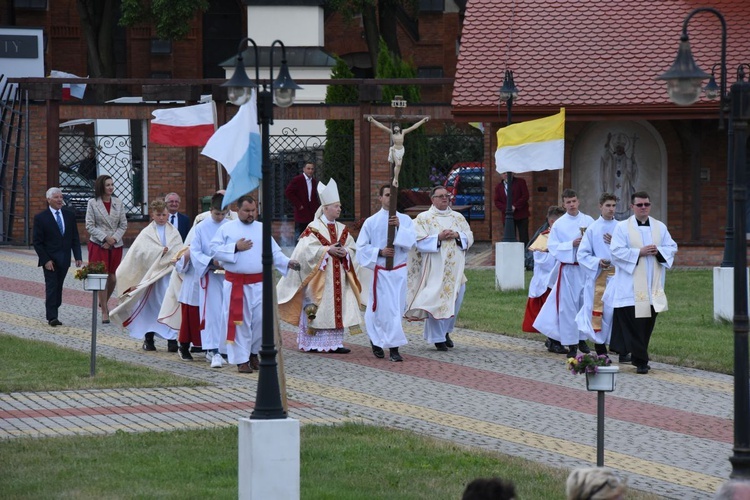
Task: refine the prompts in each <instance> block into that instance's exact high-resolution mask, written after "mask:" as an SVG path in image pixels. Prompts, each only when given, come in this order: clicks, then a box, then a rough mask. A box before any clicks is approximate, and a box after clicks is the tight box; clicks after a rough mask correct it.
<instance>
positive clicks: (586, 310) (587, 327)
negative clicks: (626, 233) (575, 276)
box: [576, 217, 618, 344]
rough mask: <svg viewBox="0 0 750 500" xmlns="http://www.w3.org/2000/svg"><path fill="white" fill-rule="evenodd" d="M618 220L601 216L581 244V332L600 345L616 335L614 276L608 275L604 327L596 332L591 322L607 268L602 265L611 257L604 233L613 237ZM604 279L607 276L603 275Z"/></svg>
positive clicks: (603, 299) (603, 312)
mask: <svg viewBox="0 0 750 500" xmlns="http://www.w3.org/2000/svg"><path fill="white" fill-rule="evenodd" d="M617 223H618V221H617V220H615V219H612V220H607V219H605V218H603V217H599V218H598V219H597V220H596V221H595V222H594V223H593V224H591V225H590V226H589V227H588V228H587V229H586V232H585V233H584V235H583V238H582V239H581V244H580V246H579V247H578V264H579V265H580V267H581V270H582V271H583V273H584V276H585V279H584V288H583V305H582V306H581V309H580V310H579V311H578V314H577V315H576V324H577V325H578V331H579V332H580V333H581V334H583V335H585V336H586V338H589V339H591V340H593V341H594V342H595V343H597V344H608V343H609V338H610V336H611V334H612V311H613V307H612V301H611V299H610V295H611V289H610V287H609V283H611V282H612V277H608V278H607V288H606V289H605V292H604V295H603V296H602V305H603V307H602V327H601V330H600V331H598V332H597V331H596V330H595V329H594V326H593V325H592V323H591V315H592V313H593V310H594V291H595V289H596V280H597V278H598V277H599V275H600V274H601V273H602V272H603V271H604V269H603V268H602V267H601V266H600V265H599V262H600V261H601V259H606V260H611V256H610V253H609V244H608V243H605V242H604V235H605V234H609V235H610V236H611V235H612V233H614V231H615V226H617ZM602 279H603V278H602Z"/></svg>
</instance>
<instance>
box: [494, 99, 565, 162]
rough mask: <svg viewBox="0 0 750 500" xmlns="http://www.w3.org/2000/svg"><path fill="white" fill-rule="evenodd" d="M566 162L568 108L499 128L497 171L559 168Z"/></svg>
mask: <svg viewBox="0 0 750 500" xmlns="http://www.w3.org/2000/svg"><path fill="white" fill-rule="evenodd" d="M564 161H565V108H560V112H559V113H558V114H556V115H552V116H548V117H546V118H539V119H538V120H529V121H527V122H522V123H514V124H513V125H509V126H507V127H504V128H501V129H500V130H498V131H497V151H496V152H495V168H496V169H497V171H498V172H500V173H503V172H514V173H521V172H537V171H540V170H560V169H562V168H563V163H564Z"/></svg>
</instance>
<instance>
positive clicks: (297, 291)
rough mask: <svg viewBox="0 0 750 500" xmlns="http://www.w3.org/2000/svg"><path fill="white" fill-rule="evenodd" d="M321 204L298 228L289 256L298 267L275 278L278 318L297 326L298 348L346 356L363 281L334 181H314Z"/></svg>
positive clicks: (357, 329)
mask: <svg viewBox="0 0 750 500" xmlns="http://www.w3.org/2000/svg"><path fill="white" fill-rule="evenodd" d="M318 197H319V198H320V203H321V206H320V207H318V210H317V211H316V212H315V218H314V219H313V221H312V222H310V224H308V226H307V228H306V229H305V230H304V231H303V232H302V234H301V235H300V237H299V241H298V242H297V246H296V247H295V248H294V252H293V253H292V259H295V260H296V261H298V262H299V263H300V266H301V267H300V271H299V272H293V273H289V274H288V275H287V276H285V277H284V278H282V279H281V280H279V284H278V286H277V287H276V290H277V292H278V294H279V316H280V317H281V318H282V319H283V320H284V321H286V322H287V323H291V324H295V323H297V324H298V327H299V329H298V331H297V346H298V347H299V349H300V350H301V351H304V352H329V353H333V354H348V353H350V352H351V349H349V348H348V347H344V333H345V331H346V329H347V328H348V329H349V333H355V332H356V333H360V332H361V331H362V327H361V326H360V325H361V323H362V313H361V312H360V305H361V303H362V301H361V297H360V292H361V291H362V285H361V284H360V282H359V277H358V276H357V272H358V270H359V264H358V263H357V261H356V254H357V247H356V246H355V243H354V238H352V236H351V234H349V229H348V228H347V227H346V226H345V225H344V224H342V223H341V222H337V221H336V219H338V217H339V216H340V215H341V201H340V200H341V198H340V197H339V190H338V186H337V184H336V181H335V180H334V179H331V180H330V181H329V182H328V184H327V185H326V184H323V183H322V182H318Z"/></svg>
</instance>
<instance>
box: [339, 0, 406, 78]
mask: <svg viewBox="0 0 750 500" xmlns="http://www.w3.org/2000/svg"><path fill="white" fill-rule="evenodd" d="M418 7H419V3H418V2H417V0H326V8H328V9H331V10H333V11H336V12H339V13H341V14H342V15H343V16H344V18H345V19H347V20H352V19H353V18H354V17H355V16H362V27H363V28H364V35H365V41H366V42H367V50H368V52H369V54H370V62H371V63H372V67H373V68H377V67H378V55H379V53H380V41H381V39H382V40H383V41H384V42H385V45H386V47H388V51H389V52H390V53H391V54H392V55H393V56H396V57H401V48H400V47H399V44H398V36H397V35H398V33H397V27H398V21H397V16H398V13H399V12H400V11H401V12H405V13H406V14H407V15H409V16H411V17H414V18H415V17H416V14H417V11H418Z"/></svg>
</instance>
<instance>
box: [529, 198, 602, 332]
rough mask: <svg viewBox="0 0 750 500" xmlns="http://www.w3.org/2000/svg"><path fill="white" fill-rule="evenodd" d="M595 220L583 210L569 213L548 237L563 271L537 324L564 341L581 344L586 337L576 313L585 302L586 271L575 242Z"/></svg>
mask: <svg viewBox="0 0 750 500" xmlns="http://www.w3.org/2000/svg"><path fill="white" fill-rule="evenodd" d="M593 223H594V219H592V218H591V217H590V216H588V215H586V214H584V213H583V212H578V215H576V216H572V215H570V214H567V213H566V214H565V215H563V216H562V217H560V218H559V219H557V220H556V221H555V223H554V225H553V226H552V229H551V230H550V233H549V240H548V241H547V248H548V249H549V253H550V255H552V256H553V257H554V258H555V259H557V261H558V262H559V263H560V271H559V272H558V275H557V281H556V282H555V284H554V286H553V287H552V292H551V293H550V294H549V297H548V298H547V301H546V302H545V303H544V305H543V306H542V310H541V311H539V315H538V316H537V318H536V321H534V328H536V329H537V330H538V331H539V332H540V333H542V334H543V335H546V336H547V337H549V338H551V339H554V340H558V341H560V343H561V344H563V345H576V346H577V345H578V341H579V340H582V339H585V338H586V337H581V336H580V334H579V332H578V325H577V324H576V314H578V311H579V310H580V309H581V306H582V304H583V285H584V274H583V271H582V270H581V268H580V267H579V266H578V260H577V257H576V253H577V250H578V247H575V246H573V240H575V239H576V238H578V237H580V236H581V228H587V227H589V226H590V225H591V224H593Z"/></svg>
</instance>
